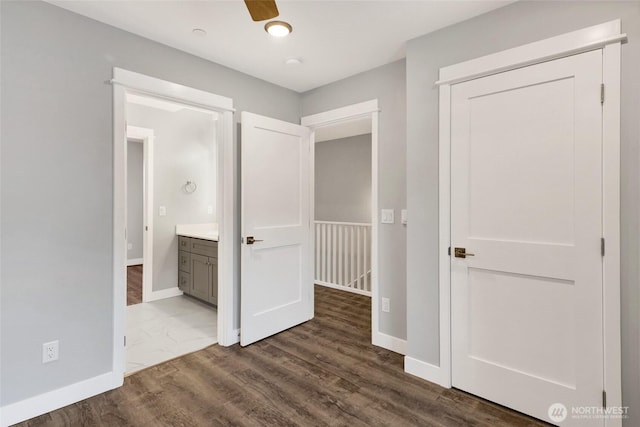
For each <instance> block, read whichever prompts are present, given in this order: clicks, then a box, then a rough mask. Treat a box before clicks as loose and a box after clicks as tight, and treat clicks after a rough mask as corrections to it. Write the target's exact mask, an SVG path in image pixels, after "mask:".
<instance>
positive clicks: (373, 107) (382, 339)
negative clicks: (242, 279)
mask: <svg viewBox="0 0 640 427" xmlns="http://www.w3.org/2000/svg"><path fill="white" fill-rule="evenodd" d="M379 113H380V110H379V108H378V100H377V99H372V100H369V101H365V102H360V103H358V104H352V105H348V106H346V107H341V108H336V109H334V110H329V111H324V112H321V113H317V114H312V115H309V116H304V117H302V118H301V119H300V124H301V125H302V126H307V127H309V128H311V130H312V134H311V146H312V147H315V130H316V129H318V128H321V127H325V126H330V125H335V124H337V123H341V122H347V121H350V120H354V119H361V118H363V117H367V116H369V117H371V343H372V344H373V345H377V346H379V347H384V348H386V349H389V350H392V351H395V352H399V353H402V354H404V348H403V346H402V345H399V344H398V343H396V342H395V341H394V340H393V339H392V337H389V336H388V335H386V334H383V333H381V332H380V323H379V313H378V309H379V306H380V304H379V283H378V277H379V275H378V265H379V263H378V238H379V228H380V227H379V224H378V187H379V182H378V180H379V178H378V176H379V174H378V115H379ZM314 152H315V150H312V153H311V155H312V158H311V161H312V165H313V168H314V170H315V155H314ZM311 202H312V209H314V203H315V174H313V173H312V175H311ZM312 213H313V210H312ZM312 245H313V246H312V247H313V248H315V233H312Z"/></svg>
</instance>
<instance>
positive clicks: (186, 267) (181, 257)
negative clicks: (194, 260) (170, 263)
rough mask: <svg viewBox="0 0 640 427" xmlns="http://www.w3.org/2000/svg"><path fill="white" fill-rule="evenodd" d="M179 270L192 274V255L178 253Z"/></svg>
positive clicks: (182, 252)
mask: <svg viewBox="0 0 640 427" xmlns="http://www.w3.org/2000/svg"><path fill="white" fill-rule="evenodd" d="M178 270H180V271H183V272H185V273H190V272H191V254H190V253H189V252H185V251H180V252H178Z"/></svg>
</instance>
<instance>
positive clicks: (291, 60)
mask: <svg viewBox="0 0 640 427" xmlns="http://www.w3.org/2000/svg"><path fill="white" fill-rule="evenodd" d="M284 63H285V64H287V65H289V66H292V67H293V66H296V65H300V64H302V61H301V60H300V59H298V58H289V59H287V60H285V61H284Z"/></svg>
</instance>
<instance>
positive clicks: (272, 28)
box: [264, 21, 293, 37]
mask: <svg viewBox="0 0 640 427" xmlns="http://www.w3.org/2000/svg"><path fill="white" fill-rule="evenodd" d="M264 30H265V31H266V32H267V33H269V34H271V35H272V36H273V37H285V36H288V35H289V33H291V31H293V27H292V26H291V25H290V24H288V23H286V22H284V21H271V22H267V24H266V25H265V26H264Z"/></svg>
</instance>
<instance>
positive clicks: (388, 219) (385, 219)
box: [380, 209, 395, 224]
mask: <svg viewBox="0 0 640 427" xmlns="http://www.w3.org/2000/svg"><path fill="white" fill-rule="evenodd" d="M380 222H381V223H382V224H393V223H394V222H395V220H394V212H393V209H382V211H381V213H380Z"/></svg>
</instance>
